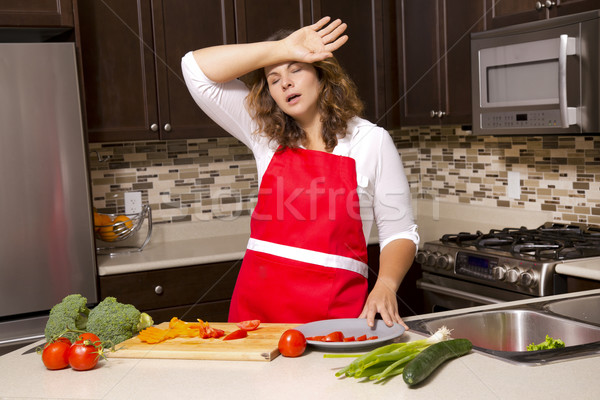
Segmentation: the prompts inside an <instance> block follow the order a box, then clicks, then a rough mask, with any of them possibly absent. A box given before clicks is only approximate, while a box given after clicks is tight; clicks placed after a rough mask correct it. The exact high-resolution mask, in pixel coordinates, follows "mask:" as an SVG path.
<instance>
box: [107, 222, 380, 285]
mask: <svg viewBox="0 0 600 400" xmlns="http://www.w3.org/2000/svg"><path fill="white" fill-rule="evenodd" d="M142 229H143V228H142ZM138 236H139V238H138V240H141V239H143V238H145V237H146V232H145V231H143V230H140V232H139V234H138ZM249 238H250V217H239V218H235V219H217V220H210V221H201V222H191V223H180V224H164V225H160V224H159V225H155V226H154V227H153V230H152V236H151V239H150V241H149V242H148V244H147V245H146V247H144V249H143V250H142V251H133V252H120V253H119V254H117V255H114V256H110V255H98V257H97V262H98V275H100V276H106V275H115V274H123V273H129V272H140V271H149V270H154V269H162V268H174V267H183V266H191V265H200V264H208V263H215V262H221V261H231V260H241V259H242V258H243V257H244V253H245V252H246V245H247V244H248V239H249ZM99 243H100V242H99ZM138 243H139V242H138ZM376 243H378V238H377V231H376V230H373V233H372V235H371V237H370V238H369V244H376ZM125 244H130V243H125ZM118 245H119V244H117V246H118Z"/></svg>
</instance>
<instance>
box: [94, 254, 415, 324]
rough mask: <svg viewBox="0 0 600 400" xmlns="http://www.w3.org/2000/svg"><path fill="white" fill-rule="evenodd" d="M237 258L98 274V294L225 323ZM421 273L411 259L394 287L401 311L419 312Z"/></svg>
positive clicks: (152, 310)
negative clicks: (114, 273) (417, 286)
mask: <svg viewBox="0 0 600 400" xmlns="http://www.w3.org/2000/svg"><path fill="white" fill-rule="evenodd" d="M368 253H369V292H370V291H371V289H372V288H373V286H374V285H375V281H376V280H377V275H378V274H379V245H369V246H368ZM241 265H242V260H235V261H227V262H220V263H214V264H203V265H194V266H188V267H178V268H164V269H158V270H151V271H143V272H132V273H127V274H118V275H107V276H101V277H100V298H101V299H104V298H106V297H108V296H112V297H115V298H116V299H117V300H118V301H120V302H121V303H127V304H133V305H134V306H135V307H136V308H137V309H138V310H140V311H144V312H147V313H148V314H150V316H151V317H152V318H153V319H154V322H155V323H161V322H165V321H169V320H170V319H171V318H173V317H178V318H181V319H183V320H185V321H195V320H196V319H198V318H200V319H202V320H204V321H209V322H225V321H227V316H228V314H229V304H230V302H231V296H232V294H233V288H234V287H235V282H236V280H237V276H238V274H239V272H240V267H241ZM420 277H421V269H420V268H419V265H418V264H413V266H412V267H411V269H410V270H409V271H408V273H407V274H406V276H405V278H404V280H403V281H402V284H401V285H400V288H399V289H398V307H399V309H400V315H401V316H405V317H408V316H411V315H417V314H422V313H423V299H422V293H420V291H419V290H417V288H416V281H417V279H419V278H420Z"/></svg>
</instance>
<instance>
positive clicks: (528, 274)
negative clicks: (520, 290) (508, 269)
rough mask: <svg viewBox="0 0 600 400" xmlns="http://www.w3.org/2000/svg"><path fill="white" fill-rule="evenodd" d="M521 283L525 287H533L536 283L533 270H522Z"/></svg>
mask: <svg viewBox="0 0 600 400" xmlns="http://www.w3.org/2000/svg"><path fill="white" fill-rule="evenodd" d="M519 285H521V286H525V287H533V286H534V285H535V277H534V276H533V272H532V271H531V270H529V271H525V272H522V273H521V275H519Z"/></svg>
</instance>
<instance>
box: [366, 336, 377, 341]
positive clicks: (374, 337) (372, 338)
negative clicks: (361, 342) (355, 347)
mask: <svg viewBox="0 0 600 400" xmlns="http://www.w3.org/2000/svg"><path fill="white" fill-rule="evenodd" d="M375 339H379V336H371V337H370V338H368V339H367V340H375Z"/></svg>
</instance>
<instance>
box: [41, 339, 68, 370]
mask: <svg viewBox="0 0 600 400" xmlns="http://www.w3.org/2000/svg"><path fill="white" fill-rule="evenodd" d="M63 339H64V340H63ZM70 349H71V342H70V341H69V339H67V338H59V339H57V340H56V341H54V342H50V343H46V345H44V350H42V362H43V363H44V365H45V366H46V368H48V369H63V368H66V367H68V366H69V351H70Z"/></svg>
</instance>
